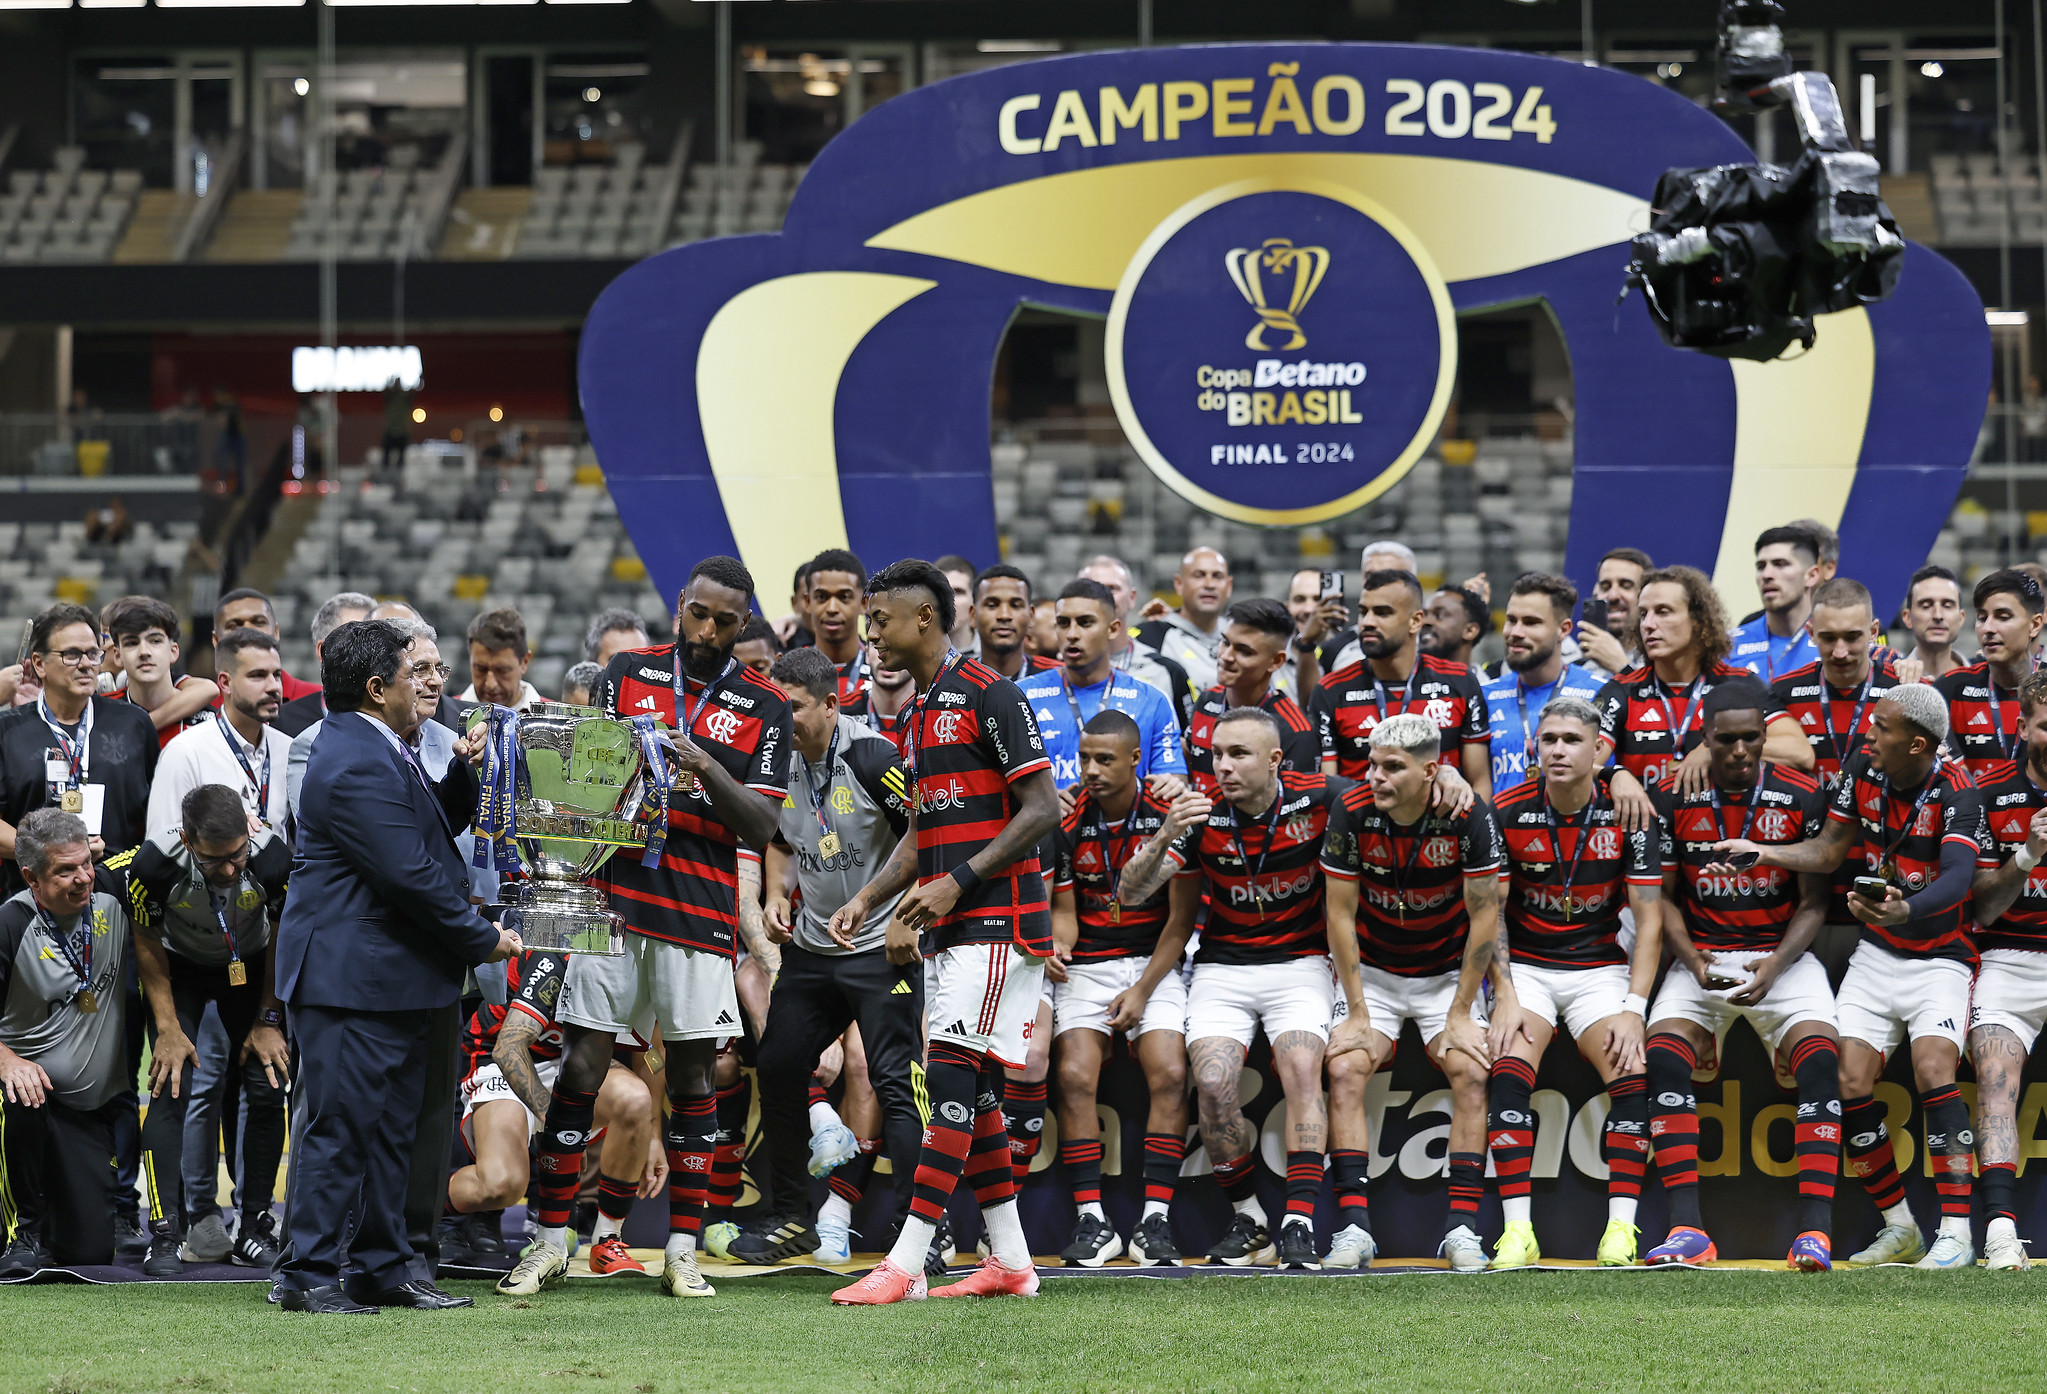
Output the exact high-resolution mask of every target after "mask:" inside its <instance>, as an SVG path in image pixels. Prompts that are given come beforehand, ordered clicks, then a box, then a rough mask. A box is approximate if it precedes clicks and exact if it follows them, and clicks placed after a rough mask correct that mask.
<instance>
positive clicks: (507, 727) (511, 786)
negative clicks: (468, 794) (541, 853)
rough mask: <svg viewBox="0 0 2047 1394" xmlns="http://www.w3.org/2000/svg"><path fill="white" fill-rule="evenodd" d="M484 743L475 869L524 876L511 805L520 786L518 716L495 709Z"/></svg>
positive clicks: (474, 860)
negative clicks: (479, 868) (514, 833)
mask: <svg viewBox="0 0 2047 1394" xmlns="http://www.w3.org/2000/svg"><path fill="white" fill-rule="evenodd" d="M487 723H488V724H487V726H486V728H485V736H484V743H483V777H482V784H483V796H482V798H481V800H480V801H479V807H478V810H477V811H478V818H477V826H476V850H475V852H474V853H473V854H472V856H471V857H470V864H471V865H472V866H477V867H483V868H486V869H488V870H491V871H495V872H497V873H498V874H499V875H500V876H522V875H524V874H525V870H524V867H523V866H522V865H521V864H520V861H519V847H518V843H517V842H516V841H515V840H514V837H513V827H512V801H513V799H514V797H515V796H516V795H517V793H518V790H517V787H516V786H517V785H518V782H519V713H517V712H515V711H513V710H512V709H511V708H510V707H499V706H493V707H492V708H491V709H490V715H489V717H488V718H487Z"/></svg>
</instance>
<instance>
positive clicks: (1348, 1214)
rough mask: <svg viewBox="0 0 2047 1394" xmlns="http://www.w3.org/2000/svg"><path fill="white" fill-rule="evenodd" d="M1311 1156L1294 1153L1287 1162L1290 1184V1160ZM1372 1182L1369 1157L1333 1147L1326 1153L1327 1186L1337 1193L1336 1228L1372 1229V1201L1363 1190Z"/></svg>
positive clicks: (1290, 1196) (1369, 1154)
mask: <svg viewBox="0 0 2047 1394" xmlns="http://www.w3.org/2000/svg"><path fill="white" fill-rule="evenodd" d="M1300 1155H1306V1156H1313V1155H1314V1154H1313V1153H1305V1154H1303V1153H1295V1154H1291V1155H1290V1156H1289V1157H1288V1159H1287V1172H1288V1179H1289V1181H1291V1180H1292V1173H1293V1156H1300ZM1371 1180H1372V1154H1371V1153H1370V1152H1359V1151H1355V1150H1353V1149H1351V1148H1348V1147H1332V1148H1331V1149H1330V1150H1329V1182H1330V1187H1331V1189H1332V1190H1334V1191H1335V1192H1336V1227H1337V1228H1338V1229H1342V1228H1343V1227H1344V1226H1345V1225H1356V1226H1357V1227H1358V1228H1359V1229H1362V1230H1370V1229H1371V1227H1372V1201H1371V1197H1370V1196H1369V1195H1368V1194H1367V1193H1366V1187H1367V1186H1369V1185H1370V1184H1371ZM1288 1201H1289V1204H1288V1207H1287V1208H1288V1209H1292V1208H1293V1207H1292V1204H1291V1201H1292V1187H1291V1185H1290V1186H1289V1187H1288Z"/></svg>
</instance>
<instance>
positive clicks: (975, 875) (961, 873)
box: [952, 862, 981, 895]
mask: <svg viewBox="0 0 2047 1394" xmlns="http://www.w3.org/2000/svg"><path fill="white" fill-rule="evenodd" d="M952 879H953V884H954V885H956V886H958V887H959V888H960V894H961V895H965V894H966V893H967V892H968V891H971V890H972V889H974V887H976V886H978V885H980V884H981V873H980V872H978V871H976V870H974V868H973V864H972V863H970V862H961V863H960V864H959V865H958V866H956V867H954V868H953V869H952Z"/></svg>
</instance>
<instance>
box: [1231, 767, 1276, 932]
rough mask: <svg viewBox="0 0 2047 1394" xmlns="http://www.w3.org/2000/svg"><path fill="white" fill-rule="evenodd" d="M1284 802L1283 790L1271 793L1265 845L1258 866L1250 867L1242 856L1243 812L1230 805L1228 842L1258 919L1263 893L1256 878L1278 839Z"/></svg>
mask: <svg viewBox="0 0 2047 1394" xmlns="http://www.w3.org/2000/svg"><path fill="white" fill-rule="evenodd" d="M1285 802H1286V790H1285V789H1284V788H1278V789H1274V790H1273V791H1272V813H1271V815H1270V816H1269V817H1267V818H1266V820H1265V845H1264V846H1263V847H1261V848H1259V849H1258V865H1257V866H1256V867H1253V866H1252V865H1251V858H1250V857H1248V856H1246V855H1245V854H1244V825H1243V810H1241V809H1239V808H1238V807H1237V806H1236V805H1235V804H1231V805H1230V841H1231V842H1233V843H1235V844H1236V847H1237V860H1238V861H1240V862H1242V863H1243V864H1244V881H1245V884H1246V885H1247V886H1248V887H1249V888H1250V891H1251V903H1252V904H1253V905H1255V906H1257V907H1258V918H1259V919H1261V920H1262V919H1264V918H1265V893H1264V892H1263V891H1261V890H1259V889H1258V878H1259V876H1260V875H1262V874H1263V873H1264V871H1265V859H1266V858H1267V857H1269V856H1271V855H1272V844H1273V842H1274V841H1275V840H1276V839H1277V838H1278V837H1279V810H1280V806H1281V805H1282V804H1284V803H1285Z"/></svg>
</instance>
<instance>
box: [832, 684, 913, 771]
mask: <svg viewBox="0 0 2047 1394" xmlns="http://www.w3.org/2000/svg"><path fill="white" fill-rule="evenodd" d="M839 710H841V711H842V712H844V713H845V714H846V715H847V716H850V717H852V718H853V719H854V720H855V721H857V722H859V723H860V724H861V725H862V726H865V727H866V728H867V729H868V730H870V731H873V732H875V733H876V734H878V735H883V736H887V737H888V738H889V740H890V741H892V742H894V744H895V748H896V754H897V755H901V754H902V753H903V751H904V749H905V748H906V747H907V746H908V745H909V741H910V709H909V707H908V706H907V705H905V706H904V707H903V709H902V710H901V711H899V712H897V713H896V714H895V715H894V716H883V715H881V713H879V712H877V711H875V709H874V690H873V689H872V688H871V687H865V686H863V687H862V688H861V689H860V693H859V695H858V696H856V697H853V698H851V699H849V700H846V701H843V702H841V704H840V707H839Z"/></svg>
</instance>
